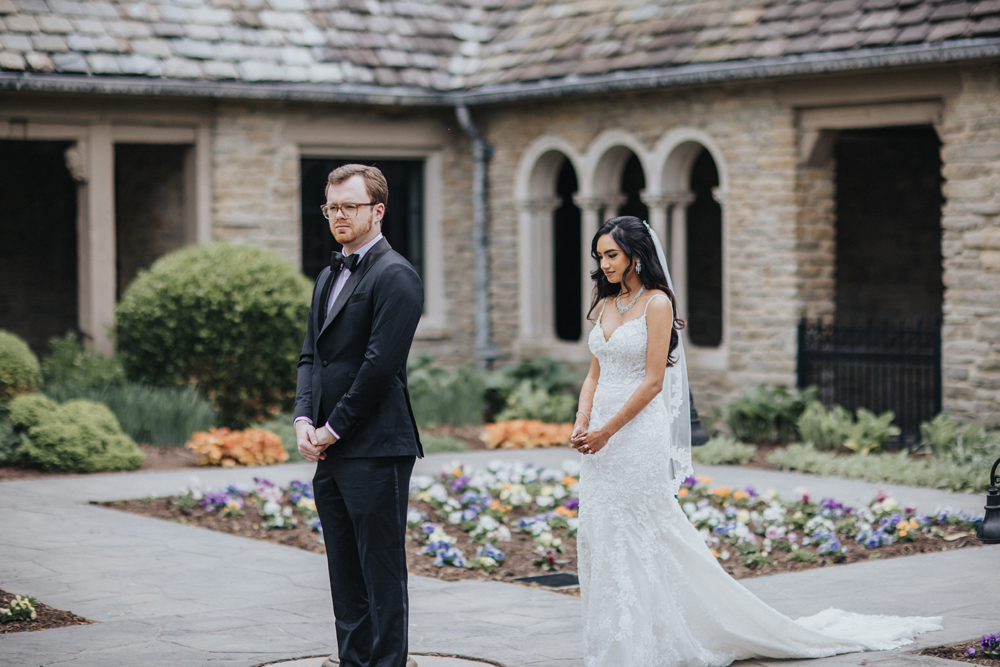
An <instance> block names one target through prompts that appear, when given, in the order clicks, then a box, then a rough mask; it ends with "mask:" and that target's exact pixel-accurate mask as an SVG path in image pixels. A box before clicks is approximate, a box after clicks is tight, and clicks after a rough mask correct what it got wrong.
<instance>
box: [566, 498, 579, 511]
mask: <svg viewBox="0 0 1000 667" xmlns="http://www.w3.org/2000/svg"><path fill="white" fill-rule="evenodd" d="M563 507H565V508H566V509H568V510H578V509H580V499H579V498H570V499H569V500H567V501H566V502H564V503H563Z"/></svg>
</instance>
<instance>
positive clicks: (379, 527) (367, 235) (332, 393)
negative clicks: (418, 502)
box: [295, 164, 424, 667]
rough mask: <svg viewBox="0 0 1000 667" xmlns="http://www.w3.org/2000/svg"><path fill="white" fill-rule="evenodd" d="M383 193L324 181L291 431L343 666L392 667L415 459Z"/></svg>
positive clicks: (411, 281)
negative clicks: (323, 259) (328, 246)
mask: <svg viewBox="0 0 1000 667" xmlns="http://www.w3.org/2000/svg"><path fill="white" fill-rule="evenodd" d="M388 197H389V186H388V184H386V182H385V177H384V176H383V175H382V172H381V171H379V170H378V169H376V168H375V167H366V166H363V165H357V164H349V165H345V166H343V167H340V168H338V169H336V170H334V171H333V172H332V173H331V174H330V178H329V182H328V183H327V187H326V205H325V206H323V214H324V215H325V216H326V217H327V219H328V220H329V221H330V232H331V233H332V234H333V237H334V238H335V239H336V240H337V241H338V242H340V243H341V244H342V245H343V251H342V252H335V253H334V254H333V257H332V259H331V262H330V264H331V266H330V268H328V269H327V268H324V269H323V271H322V272H320V274H319V277H318V278H317V279H316V286H315V288H314V289H313V297H312V307H311V308H310V309H309V322H308V326H307V328H306V338H305V342H304V343H303V345H302V355H301V356H300V357H299V366H298V386H297V389H296V395H295V435H296V438H297V440H298V447H299V452H301V453H302V456H304V457H305V458H306V459H308V460H309V461H314V462H317V463H318V465H317V466H316V474H315V476H314V477H313V489H314V492H315V496H316V509H317V510H318V512H319V518H320V521H321V523H322V525H323V539H324V540H325V542H326V553H327V562H328V565H329V570H330V588H331V589H332V593H333V609H334V615H335V616H336V627H337V644H338V648H339V655H340V664H341V665H342V666H343V667H404V665H405V664H406V659H407V658H406V656H407V629H408V616H409V601H408V598H407V590H406V551H405V550H404V541H405V531H406V507H407V497H408V492H409V481H410V472H411V471H412V470H413V462H414V460H415V457H417V456H423V449H422V447H421V445H420V438H419V436H418V435H417V426H416V422H415V421H414V419H413V412H412V411H411V409H410V397H409V393H408V392H407V389H406V357H407V354H408V353H409V350H410V343H411V342H412V341H413V333H414V331H415V330H416V328H417V322H418V321H419V320H420V313H421V310H422V309H423V299H424V295H423V287H422V286H421V284H420V278H419V277H418V276H417V272H416V271H415V270H414V269H413V267H412V266H410V264H409V263H408V262H407V261H406V260H405V259H403V257H402V256H401V255H400V254H399V253H397V252H396V251H394V250H393V249H392V248H390V247H389V244H388V243H387V242H386V240H385V239H384V238H383V237H382V216H383V215H384V214H385V206H386V202H387V200H388Z"/></svg>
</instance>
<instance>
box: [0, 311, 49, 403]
mask: <svg viewBox="0 0 1000 667" xmlns="http://www.w3.org/2000/svg"><path fill="white" fill-rule="evenodd" d="M41 379H42V372H41V367H40V366H39V364H38V357H36V356H35V353H34V352H32V351H31V348H30V347H28V344H27V343H25V342H24V341H23V340H22V339H21V338H19V337H18V336H16V335H14V334H12V333H10V332H9V331H4V330H2V329H0V403H3V402H6V401H9V400H10V399H12V398H14V397H15V396H17V395H18V394H23V393H26V392H32V391H35V389H37V388H38V385H39V383H40V382H41Z"/></svg>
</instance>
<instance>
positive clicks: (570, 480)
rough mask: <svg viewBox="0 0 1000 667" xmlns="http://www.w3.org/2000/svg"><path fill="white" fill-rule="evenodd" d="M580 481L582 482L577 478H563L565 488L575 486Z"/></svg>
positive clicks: (567, 476)
mask: <svg viewBox="0 0 1000 667" xmlns="http://www.w3.org/2000/svg"><path fill="white" fill-rule="evenodd" d="M578 481H580V480H578V479H577V478H576V477H570V476H569V475H566V476H565V477H563V478H562V483H563V486H573V485H574V484H576V483H577V482H578Z"/></svg>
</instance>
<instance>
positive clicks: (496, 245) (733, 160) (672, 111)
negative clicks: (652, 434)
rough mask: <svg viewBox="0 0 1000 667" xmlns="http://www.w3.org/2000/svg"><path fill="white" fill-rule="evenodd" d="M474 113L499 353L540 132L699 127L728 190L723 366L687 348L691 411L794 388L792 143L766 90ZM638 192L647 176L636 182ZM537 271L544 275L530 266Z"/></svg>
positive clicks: (508, 324)
mask: <svg viewBox="0 0 1000 667" xmlns="http://www.w3.org/2000/svg"><path fill="white" fill-rule="evenodd" d="M477 118H479V119H480V122H481V125H482V127H483V129H484V131H485V132H486V134H487V138H488V140H489V141H490V142H491V143H493V144H494V145H495V147H496V153H495V155H494V158H493V160H492V162H491V163H490V188H491V239H490V243H491V252H492V255H491V256H492V262H493V281H492V297H493V303H492V307H493V320H492V321H493V326H494V338H495V341H496V343H497V345H498V347H499V348H500V350H501V359H502V360H507V359H511V358H513V356H514V353H515V350H516V347H517V346H516V343H517V340H516V339H517V335H518V306H519V304H518V301H517V299H518V285H517V279H518V257H519V256H523V252H522V253H520V254H519V249H518V243H519V239H518V218H517V211H516V202H515V201H514V196H515V179H516V169H517V164H518V160H519V159H520V157H521V154H522V152H523V151H524V150H525V148H526V147H527V146H528V144H529V143H530V142H531V141H533V140H535V139H536V138H537V137H539V136H542V135H552V136H556V137H560V138H562V139H564V140H565V141H566V142H568V143H569V144H570V145H572V146H573V147H574V148H575V149H576V150H577V151H578V152H580V153H583V152H585V151H586V148H587V146H588V144H590V142H592V141H593V140H594V139H595V138H596V137H598V136H599V135H600V134H601V133H602V132H604V131H605V130H611V129H615V130H622V131H624V132H627V133H629V134H630V135H632V136H633V137H635V138H636V139H637V140H638V141H640V142H641V143H642V144H644V145H645V146H646V147H648V148H650V149H652V147H653V146H654V145H655V144H656V143H657V142H658V141H659V140H660V139H661V138H662V137H663V136H664V135H665V134H666V133H667V132H668V131H670V130H672V129H676V128H692V129H697V130H701V131H704V132H705V133H707V134H708V135H709V136H710V137H711V138H712V140H713V141H714V142H715V144H716V145H717V146H718V147H719V148H720V150H721V152H722V156H723V161H724V164H721V165H718V167H719V168H720V170H725V171H726V172H727V173H728V177H729V185H728V191H727V192H726V193H725V199H724V202H723V210H724V213H723V216H724V230H725V231H724V235H725V243H726V246H725V248H726V259H725V266H726V271H727V283H728V313H727V317H726V323H727V327H726V331H724V341H725V342H724V348H725V350H726V352H728V362H726V363H724V364H723V365H721V366H720V365H719V364H718V363H711V362H705V363H701V364H699V362H698V361H697V355H696V354H690V353H689V367H690V370H691V373H690V374H691V381H692V385H693V387H694V389H695V392H696V401H697V402H698V405H699V407H701V408H702V409H706V408H707V407H708V406H709V405H720V404H721V403H722V402H723V401H724V400H727V399H729V398H731V397H732V396H733V395H734V394H736V393H738V392H739V391H740V390H742V389H744V388H746V387H747V386H749V385H752V384H755V383H758V382H769V383H782V384H786V385H794V383H795V352H796V348H795V346H796V336H795V332H796V323H797V319H798V316H799V301H798V298H799V283H800V277H799V268H798V255H797V253H798V249H797V245H796V230H797V228H798V227H799V226H800V223H799V221H798V219H797V211H798V208H799V207H798V205H797V199H796V198H797V196H798V194H797V191H796V164H797V154H796V138H795V132H794V126H793V122H792V121H793V118H792V112H791V110H790V109H789V108H787V107H783V106H781V105H780V104H779V103H778V102H776V101H775V99H774V96H773V94H772V92H771V91H770V90H769V89H768V88H745V89H734V90H726V91H723V90H718V89H715V90H689V91H677V92H670V93H650V94H628V95H626V94H620V95H613V96H602V97H599V98H586V99H577V100H571V101H555V102H544V103H533V104H522V105H518V106H516V107H503V108H501V107H494V108H491V109H488V110H480V111H478V112H477ZM648 188H649V183H648V176H647V189H648ZM538 270H540V271H541V270H551V266H539V267H538Z"/></svg>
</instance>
